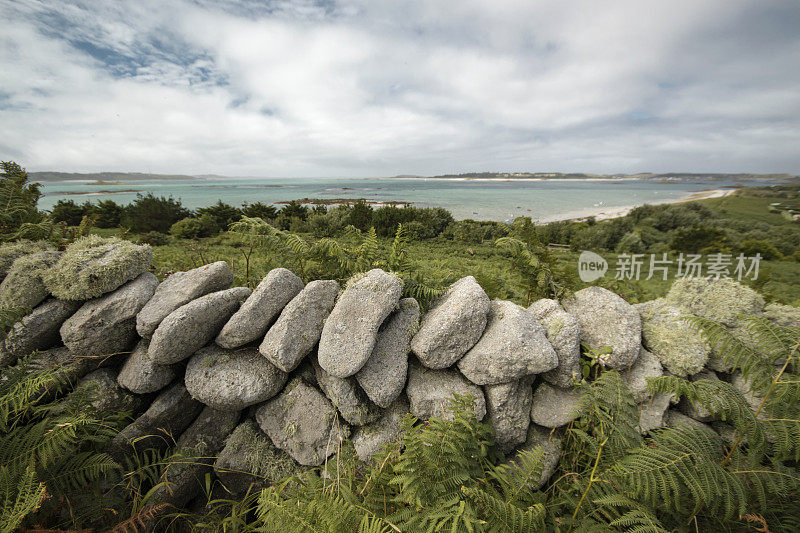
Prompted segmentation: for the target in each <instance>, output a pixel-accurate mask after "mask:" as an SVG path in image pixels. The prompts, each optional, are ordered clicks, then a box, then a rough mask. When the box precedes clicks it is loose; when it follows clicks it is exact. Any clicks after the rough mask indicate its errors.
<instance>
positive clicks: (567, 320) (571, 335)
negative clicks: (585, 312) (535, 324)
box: [528, 298, 581, 387]
mask: <svg viewBox="0 0 800 533" xmlns="http://www.w3.org/2000/svg"><path fill="white" fill-rule="evenodd" d="M528 312H529V313H531V314H533V316H535V317H536V318H537V319H539V321H540V322H541V323H542V325H543V326H544V328H545V334H546V335H547V340H549V341H550V344H551V345H552V346H553V349H554V350H555V351H556V355H557V356H558V366H557V367H556V368H554V369H553V370H548V371H547V372H545V373H543V374H542V379H544V380H545V381H547V382H548V383H550V384H551V385H555V386H556V387H569V386H570V385H572V383H573V380H575V379H580V377H581V365H580V359H581V327H580V325H579V324H578V320H577V319H576V318H575V317H574V316H572V315H571V314H569V313H567V312H566V311H564V309H563V308H562V307H561V305H559V303H558V302H557V301H555V300H550V299H546V298H543V299H541V300H538V301H536V302H534V303H532V304H531V306H530V307H528Z"/></svg>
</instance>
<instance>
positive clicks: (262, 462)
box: [214, 420, 304, 495]
mask: <svg viewBox="0 0 800 533" xmlns="http://www.w3.org/2000/svg"><path fill="white" fill-rule="evenodd" d="M303 470H304V469H303V468H302V467H301V466H300V465H298V464H297V462H295V460H294V459H292V458H291V456H290V455H289V454H288V453H286V452H284V451H283V450H280V449H278V448H276V447H275V445H274V444H272V441H271V440H270V439H269V437H267V436H266V435H265V434H264V433H263V432H262V431H261V429H260V428H259V427H258V425H257V424H256V423H255V422H254V421H252V420H245V421H244V422H242V423H241V424H239V425H238V426H237V427H236V429H234V430H233V433H231V434H230V435H228V438H227V439H226V440H225V447H224V448H223V449H222V451H221V452H219V455H218V456H217V459H216V461H214V473H215V474H216V475H217V477H218V478H219V480H220V481H221V482H222V484H223V485H224V486H225V488H226V489H228V492H231V493H232V494H236V495H242V494H245V493H246V492H247V491H248V489H250V491H251V493H253V492H255V491H257V490H261V489H265V488H267V487H269V486H270V485H272V484H273V483H276V482H278V481H280V480H282V479H284V478H287V477H289V476H293V475H297V474H299V473H301V472H302V471H303Z"/></svg>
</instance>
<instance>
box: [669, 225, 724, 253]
mask: <svg viewBox="0 0 800 533" xmlns="http://www.w3.org/2000/svg"><path fill="white" fill-rule="evenodd" d="M727 242H728V240H727V238H726V237H725V232H723V231H722V230H721V229H719V228H714V227H711V226H705V225H698V226H692V227H689V228H681V229H679V230H677V231H676V232H675V233H674V235H673V236H672V239H671V240H670V243H669V246H670V248H671V249H673V250H677V251H679V252H687V253H701V251H703V250H709V251H712V252H713V251H722V249H723V248H722V247H723V246H726V245H727Z"/></svg>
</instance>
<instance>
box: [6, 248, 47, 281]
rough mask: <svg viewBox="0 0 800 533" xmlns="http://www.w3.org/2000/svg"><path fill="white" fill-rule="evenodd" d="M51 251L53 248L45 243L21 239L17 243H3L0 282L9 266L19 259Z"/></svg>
mask: <svg viewBox="0 0 800 533" xmlns="http://www.w3.org/2000/svg"><path fill="white" fill-rule="evenodd" d="M53 250H55V246H53V245H52V244H50V243H49V242H47V241H29V240H26V239H21V240H19V241H14V242H6V243H3V244H2V245H0V281H2V280H3V278H5V277H6V275H7V274H8V271H9V269H10V268H11V265H12V264H13V263H14V261H16V260H17V259H19V258H20V257H22V256H25V255H31V254H35V253H38V252H50V251H53Z"/></svg>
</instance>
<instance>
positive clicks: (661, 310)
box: [634, 299, 711, 377]
mask: <svg viewBox="0 0 800 533" xmlns="http://www.w3.org/2000/svg"><path fill="white" fill-rule="evenodd" d="M634 307H635V308H636V310H637V311H638V312H639V314H640V315H641V317H642V340H643V341H644V344H645V346H647V348H648V350H650V351H651V352H653V353H654V354H655V355H656V357H658V359H659V361H661V363H662V364H663V365H664V366H665V367H666V368H667V370H669V371H670V372H672V373H673V374H675V375H677V376H684V377H685V376H687V375H690V374H695V373H697V372H699V371H700V370H702V369H703V367H705V366H706V363H707V362H708V358H709V357H710V355H711V347H710V346H709V344H708V343H707V342H706V341H705V340H704V339H703V337H702V335H701V334H700V332H698V331H697V330H695V329H694V328H692V327H691V326H689V324H687V323H686V322H685V320H684V318H685V317H690V316H692V315H691V314H689V313H688V312H687V311H685V310H681V309H679V308H677V307H675V306H673V305H669V304H667V303H666V302H665V301H664V300H663V299H658V300H653V301H650V302H645V303H641V304H637V305H635V306H634Z"/></svg>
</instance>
